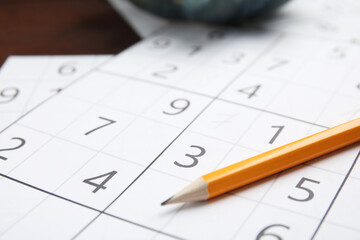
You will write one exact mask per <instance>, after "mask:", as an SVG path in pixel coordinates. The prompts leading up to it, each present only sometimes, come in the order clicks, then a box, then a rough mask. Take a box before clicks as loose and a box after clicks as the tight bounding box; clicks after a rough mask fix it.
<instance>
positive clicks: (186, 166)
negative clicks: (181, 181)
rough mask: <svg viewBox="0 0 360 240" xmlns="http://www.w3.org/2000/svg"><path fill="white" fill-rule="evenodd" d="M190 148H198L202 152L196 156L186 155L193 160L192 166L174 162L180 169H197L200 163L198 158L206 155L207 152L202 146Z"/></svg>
mask: <svg viewBox="0 0 360 240" xmlns="http://www.w3.org/2000/svg"><path fill="white" fill-rule="evenodd" d="M190 147H192V148H197V149H199V150H200V152H199V153H198V154H195V155H191V154H188V153H187V154H185V156H186V157H189V158H191V159H192V160H193V162H192V163H191V164H187V165H185V164H181V163H178V162H177V161H175V162H174V164H175V165H176V166H178V167H183V168H191V167H195V166H196V165H197V164H198V163H199V160H198V159H197V158H198V157H201V156H203V155H204V154H205V152H206V150H205V148H203V147H200V146H196V145H191V146H190Z"/></svg>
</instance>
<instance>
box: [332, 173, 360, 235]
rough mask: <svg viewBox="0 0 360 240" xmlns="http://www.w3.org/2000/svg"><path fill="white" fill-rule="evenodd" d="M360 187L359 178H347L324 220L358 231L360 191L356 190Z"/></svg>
mask: <svg viewBox="0 0 360 240" xmlns="http://www.w3.org/2000/svg"><path fill="white" fill-rule="evenodd" d="M359 187H360V179H355V178H348V179H347V180H346V184H345V185H344V186H343V188H342V189H341V194H339V195H338V196H337V198H336V201H335V203H334V205H333V206H332V208H331V211H330V212H329V214H328V216H327V217H326V219H325V222H328V223H334V224H338V225H343V226H347V227H349V228H353V229H354V230H357V231H358V232H359V231H360V226H359V221H360V209H359V208H358V204H359V201H360V192H359V191H356V189H359Z"/></svg>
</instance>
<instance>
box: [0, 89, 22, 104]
mask: <svg viewBox="0 0 360 240" xmlns="http://www.w3.org/2000/svg"><path fill="white" fill-rule="evenodd" d="M19 93H20V91H19V89H18V88H16V87H8V88H4V89H1V91H0V103H8V102H11V101H13V100H14V99H15V98H16V97H17V96H18V95H19Z"/></svg>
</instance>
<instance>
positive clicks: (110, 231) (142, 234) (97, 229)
mask: <svg viewBox="0 0 360 240" xmlns="http://www.w3.org/2000/svg"><path fill="white" fill-rule="evenodd" d="M155 233H156V232H154V231H151V230H148V229H146V228H144V227H141V226H138V225H136V224H133V223H129V222H126V221H123V220H119V219H117V218H115V217H111V216H108V215H104V214H103V215H101V216H100V217H98V218H97V219H96V220H95V222H93V223H92V224H91V225H90V226H89V227H87V228H86V229H85V231H83V232H82V233H81V234H80V235H79V236H77V238H76V239H80V240H81V239H84V240H86V239H139V240H140V239H144V240H145V239H149V240H150V239H153V238H154V236H155Z"/></svg>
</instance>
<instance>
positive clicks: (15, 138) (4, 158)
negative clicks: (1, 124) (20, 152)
mask: <svg viewBox="0 0 360 240" xmlns="http://www.w3.org/2000/svg"><path fill="white" fill-rule="evenodd" d="M11 140H18V141H19V144H18V145H17V146H15V147H11V148H3V149H0V152H5V151H11V150H15V149H18V148H21V147H22V146H24V145H25V140H24V139H22V138H18V137H13V138H11ZM0 159H1V160H4V161H6V160H7V157H3V156H0Z"/></svg>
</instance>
